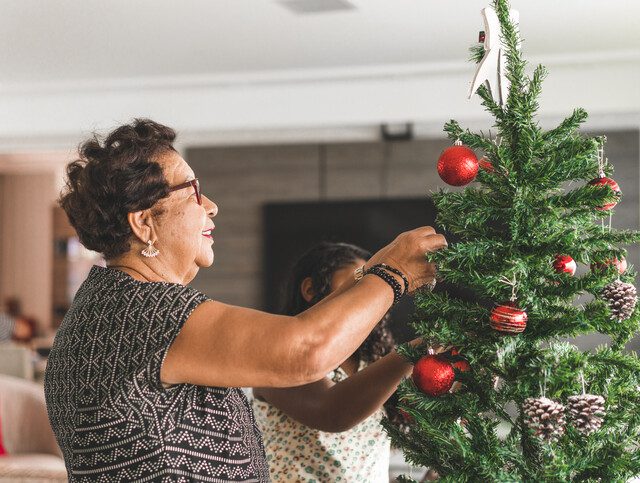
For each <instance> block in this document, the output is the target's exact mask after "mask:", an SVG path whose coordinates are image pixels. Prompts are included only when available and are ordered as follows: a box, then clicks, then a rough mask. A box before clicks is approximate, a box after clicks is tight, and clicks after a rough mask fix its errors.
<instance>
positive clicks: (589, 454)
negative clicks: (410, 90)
mask: <svg viewBox="0 0 640 483" xmlns="http://www.w3.org/2000/svg"><path fill="white" fill-rule="evenodd" d="M483 13H484V14H485V24H486V25H487V27H489V26H490V23H491V22H490V20H491V19H488V16H489V15H490V14H491V15H493V16H494V18H495V25H497V28H498V31H493V32H485V34H486V35H492V36H493V38H492V39H491V41H490V43H489V45H488V43H487V41H486V39H485V43H484V45H483V46H481V45H479V46H477V47H475V48H472V57H473V60H475V61H476V62H477V63H478V74H477V76H476V79H475V81H474V83H475V84H476V86H475V87H472V90H476V88H477V94H478V95H479V96H480V98H481V100H482V105H483V106H484V107H485V108H486V110H487V111H488V112H489V113H490V114H491V115H492V116H493V118H494V123H493V129H495V134H494V135H487V134H484V133H479V134H476V133H472V132H470V131H469V130H465V129H463V128H462V127H461V126H460V125H459V124H458V123H457V122H456V121H450V122H448V123H447V124H446V125H445V128H444V130H445V131H446V133H447V134H448V136H449V138H450V139H451V140H452V141H457V143H456V144H457V145H454V146H452V147H451V148H448V149H447V150H445V151H444V152H443V154H442V156H441V158H440V160H439V163H438V171H439V173H440V175H441V177H442V178H443V179H444V180H445V181H447V182H448V183H449V184H454V185H462V184H465V183H468V182H470V181H471V180H473V179H474V178H475V183H474V184H473V185H471V186H469V187H467V188H465V189H464V190H462V191H459V192H447V191H444V190H443V191H441V192H439V193H436V194H434V195H433V199H434V202H435V205H436V207H437V210H438V218H437V223H438V225H439V227H440V228H441V229H443V230H445V231H446V232H447V233H449V234H450V236H451V239H452V240H454V242H451V243H450V246H449V248H447V249H446V250H444V251H441V252H438V253H435V254H430V255H429V256H428V258H429V260H430V261H431V262H434V263H436V264H437V266H438V271H439V277H440V279H441V280H442V282H444V283H445V284H447V285H448V286H449V287H455V289H456V290H455V293H466V294H468V295H467V296H464V297H461V296H460V297H456V296H453V295H452V293H454V292H453V291H452V292H446V291H444V292H442V291H441V292H438V291H435V292H432V293H428V292H422V293H419V294H417V295H416V299H415V302H416V315H415V320H414V323H413V324H414V328H415V330H416V332H417V334H418V335H419V336H421V337H422V338H423V341H424V345H422V346H419V347H407V346H403V347H401V349H400V350H401V352H402V353H403V354H404V355H405V356H406V357H407V358H409V359H410V360H411V361H412V362H413V363H414V364H415V366H414V373H413V377H412V378H411V379H408V380H406V381H404V382H403V383H402V384H401V386H400V388H399V393H398V394H399V398H400V402H399V406H400V408H401V409H402V410H403V411H404V414H405V417H406V419H407V421H408V422H409V429H408V430H401V429H398V428H397V427H395V426H393V425H392V424H390V423H388V422H386V423H385V427H386V429H387V431H388V432H389V434H390V436H391V437H392V440H393V442H394V444H395V445H396V446H398V447H400V448H402V450H403V451H404V454H405V457H406V458H407V460H408V461H409V462H411V463H413V464H415V465H417V466H424V467H429V468H433V469H434V470H436V471H437V472H438V473H439V475H440V478H441V481H450V482H456V483H460V482H467V481H468V482H472V481H481V482H516V481H526V482H529V481H536V482H540V481H543V482H566V481H594V482H595V481H601V482H614V481H620V482H625V481H628V479H629V478H632V477H633V476H637V475H640V443H639V441H640V360H639V359H638V357H637V356H636V355H634V354H629V353H625V351H624V346H625V343H626V342H628V341H629V340H630V339H631V337H633V335H634V334H635V333H636V332H637V331H638V327H639V321H640V317H639V314H638V309H636V307H635V303H636V293H635V287H634V286H633V285H632V284H633V283H634V280H635V273H634V271H633V268H632V267H627V266H626V261H625V258H624V257H625V253H626V252H625V250H624V249H623V247H624V246H625V245H629V244H633V243H637V242H638V241H640V236H639V234H638V233H637V232H631V231H622V230H613V229H611V223H610V216H611V215H612V213H613V211H612V209H613V207H614V206H615V205H616V203H618V202H620V201H621V193H620V189H619V187H618V185H617V184H616V183H615V181H613V180H612V179H611V176H612V175H613V169H612V166H611V165H610V164H608V162H607V160H606V158H605V157H604V153H603V150H604V142H605V139H604V138H603V137H588V136H586V135H584V134H582V133H580V132H579V128H580V126H581V124H582V123H583V122H584V121H585V120H586V118H587V114H586V112H585V111H584V110H582V109H576V110H575V111H574V112H573V113H572V114H571V115H570V116H569V117H567V118H566V119H565V120H564V121H562V122H561V123H560V124H559V125H558V126H557V127H556V128H554V129H551V130H544V129H542V128H541V127H540V125H539V124H538V122H537V121H536V117H535V116H536V114H537V110H538V98H539V95H540V92H541V87H542V81H543V79H544V77H545V75H546V71H545V68H544V67H542V66H538V67H537V68H535V70H534V71H533V73H532V75H527V74H526V72H525V71H526V63H525V61H524V60H523V58H522V53H521V45H520V44H521V42H520V37H519V31H518V25H517V22H516V21H514V15H513V12H510V7H509V4H508V2H507V1H506V0H495V1H494V2H493V4H492V7H490V8H489V9H485V11H483ZM510 14H511V15H510ZM496 69H497V70H496ZM485 80H488V83H487V82H485ZM475 153H478V154H480V153H481V154H482V155H483V156H482V158H481V159H480V161H478V160H477V158H476V154H475ZM577 264H579V265H582V267H583V268H584V269H583V270H581V272H585V273H584V274H581V275H576V274H575V270H576V265H577ZM588 333H600V334H605V335H607V336H609V337H610V339H611V342H610V343H609V344H607V345H606V346H603V347H600V348H598V349H597V350H595V351H586V352H583V351H581V350H579V349H578V348H577V347H576V346H575V345H573V344H572V343H569V342H566V340H567V339H568V338H572V337H575V336H578V335H581V334H588ZM436 345H445V346H447V347H449V350H448V351H446V352H444V353H442V354H430V353H429V352H428V350H427V347H431V346H436ZM454 380H455V382H454ZM452 385H453V390H451V388H452ZM405 480H406V481H409V479H408V478H405Z"/></svg>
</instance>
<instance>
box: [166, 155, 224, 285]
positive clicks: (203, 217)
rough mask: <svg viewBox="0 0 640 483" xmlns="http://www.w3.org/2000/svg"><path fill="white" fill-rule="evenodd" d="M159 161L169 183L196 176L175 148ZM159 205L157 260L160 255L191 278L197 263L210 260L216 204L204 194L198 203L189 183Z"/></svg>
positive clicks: (172, 184) (179, 182)
mask: <svg viewBox="0 0 640 483" xmlns="http://www.w3.org/2000/svg"><path fill="white" fill-rule="evenodd" d="M158 163H159V164H160V166H162V170H163V172H164V176H165V178H166V180H167V182H168V183H169V186H176V185H179V184H182V183H185V182H186V181H189V180H192V179H195V174H194V172H193V170H192V169H191V167H190V166H189V165H188V164H187V162H186V161H185V160H184V159H182V156H180V155H179V154H178V153H176V152H175V151H170V152H167V153H165V154H163V155H162V156H161V157H160V158H159V159H158ZM159 208H160V210H161V211H162V213H161V214H160V216H159V217H157V219H156V220H155V232H156V236H157V243H156V244H155V247H156V248H157V249H158V250H160V256H159V257H158V261H160V260H159V259H160V258H162V262H163V263H164V264H166V265H167V266H168V267H167V268H169V270H171V271H173V272H174V273H176V274H180V275H181V276H183V277H184V278H185V280H191V279H192V278H193V277H195V274H196V273H197V272H198V268H199V267H209V266H211V264H212V263H213V258H214V256H213V233H212V230H213V228H214V227H215V225H214V224H213V221H212V218H213V217H214V216H216V214H217V213H218V207H217V205H216V204H215V203H214V202H213V201H211V200H210V199H209V198H207V197H206V196H205V195H204V194H203V195H202V204H201V205H200V204H198V200H197V198H196V194H195V189H194V188H192V187H188V188H184V189H180V190H176V191H173V192H171V194H170V195H169V196H168V197H167V198H165V199H163V200H161V201H160V202H159Z"/></svg>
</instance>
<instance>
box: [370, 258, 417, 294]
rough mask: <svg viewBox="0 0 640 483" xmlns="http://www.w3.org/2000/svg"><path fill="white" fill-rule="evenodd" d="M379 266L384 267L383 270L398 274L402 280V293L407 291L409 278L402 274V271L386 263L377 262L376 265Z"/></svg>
mask: <svg viewBox="0 0 640 483" xmlns="http://www.w3.org/2000/svg"><path fill="white" fill-rule="evenodd" d="M376 266H379V267H382V268H384V269H385V270H387V271H389V272H391V273H395V274H396V275H398V276H399V277H401V278H402V281H403V282H404V293H407V292H408V291H409V280H407V277H405V276H404V273H402V272H401V271H400V270H398V269H397V268H394V267H392V266H390V265H387V264H386V263H379V264H378V265H376Z"/></svg>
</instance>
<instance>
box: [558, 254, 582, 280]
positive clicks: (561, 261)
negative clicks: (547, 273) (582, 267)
mask: <svg viewBox="0 0 640 483" xmlns="http://www.w3.org/2000/svg"><path fill="white" fill-rule="evenodd" d="M553 268H554V269H555V271H556V272H558V273H568V274H570V275H571V276H573V275H575V273H576V268H577V265H576V262H575V260H574V259H573V258H571V257H570V256H569V255H556V259H555V260H554V262H553Z"/></svg>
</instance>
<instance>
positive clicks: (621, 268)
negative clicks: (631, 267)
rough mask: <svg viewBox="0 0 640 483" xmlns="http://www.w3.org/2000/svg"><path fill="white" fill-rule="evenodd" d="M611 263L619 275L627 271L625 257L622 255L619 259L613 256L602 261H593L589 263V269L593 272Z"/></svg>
mask: <svg viewBox="0 0 640 483" xmlns="http://www.w3.org/2000/svg"><path fill="white" fill-rule="evenodd" d="M611 264H613V265H615V267H616V268H617V269H618V273H619V274H620V275H622V274H623V273H624V272H626V271H627V259H626V258H624V257H622V258H621V259H620V260H618V259H617V258H614V259H613V260H605V261H604V262H593V263H592V264H591V270H592V271H594V272H595V271H598V270H604V269H605V268H607V267H608V266H609V265H611Z"/></svg>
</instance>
